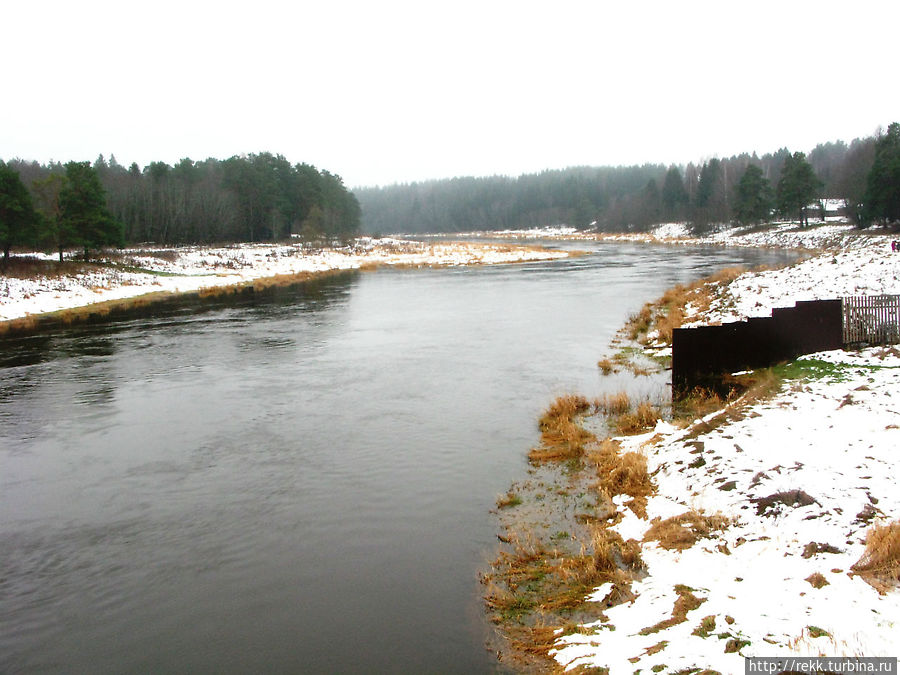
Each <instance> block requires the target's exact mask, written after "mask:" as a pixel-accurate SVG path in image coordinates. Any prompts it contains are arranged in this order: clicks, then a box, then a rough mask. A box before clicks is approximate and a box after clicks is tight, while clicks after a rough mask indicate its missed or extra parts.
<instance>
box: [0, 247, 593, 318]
mask: <svg viewBox="0 0 900 675" xmlns="http://www.w3.org/2000/svg"><path fill="white" fill-rule="evenodd" d="M573 255H577V252H567V251H561V250H552V249H547V248H542V247H537V246H524V245H498V244H486V243H471V242H442V243H434V244H426V243H422V242H415V241H406V240H398V239H378V240H374V239H370V238H360V239H357V240H356V241H355V242H354V244H353V245H352V246H349V247H345V248H340V249H337V248H332V249H321V250H307V249H304V248H303V247H302V246H301V245H296V244H290V245H285V244H237V245H234V246H229V247H218V248H217V247H184V248H178V249H172V248H154V247H147V248H140V249H126V250H124V251H122V252H115V253H112V255H110V254H107V255H106V258H105V259H103V258H101V261H100V262H99V263H90V262H88V263H76V262H74V261H67V262H66V263H64V264H63V266H62V267H60V266H59V265H58V264H57V263H55V262H53V261H52V260H50V259H49V258H50V257H49V256H41V255H38V254H25V255H18V256H14V257H13V259H12V263H13V264H20V265H21V264H28V263H30V264H40V265H43V266H45V267H47V268H51V269H54V270H56V271H57V274H55V275H52V276H51V275H37V276H36V277H34V278H29V277H26V278H17V277H15V276H6V275H0V335H14V334H19V333H29V332H34V331H36V330H39V329H40V327H41V326H43V325H46V324H48V323H62V324H69V323H73V322H80V321H83V320H88V319H91V318H99V317H104V316H107V315H109V314H111V313H112V314H116V313H122V312H126V311H129V310H131V309H142V308H145V307H147V306H149V305H151V304H156V303H160V302H167V301H173V300H177V299H179V298H183V299H190V298H192V297H199V298H204V297H209V296H213V295H224V294H230V293H243V292H252V291H259V290H264V289H266V288H270V287H274V286H285V285H292V284H296V283H303V282H305V281H309V280H311V279H315V278H318V277H320V276H323V275H327V274H332V273H336V272H343V271H353V270H362V271H366V270H371V269H375V268H377V267H379V266H382V265H384V266H388V267H396V268H410V267H456V266H473V265H497V264H512V263H523V262H542V261H551V260H558V259H562V258H566V257H571V256H573Z"/></svg>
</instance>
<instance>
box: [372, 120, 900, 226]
mask: <svg viewBox="0 0 900 675" xmlns="http://www.w3.org/2000/svg"><path fill="white" fill-rule="evenodd" d="M876 155H878V156H879V157H880V159H879V163H880V166H881V169H878V167H876ZM750 167H753V168H752V169H751V168H750ZM748 169H749V171H748ZM876 170H877V171H876ZM873 171H875V172H876V173H877V172H878V171H880V173H879V176H881V178H880V180H882V181H883V182H884V183H885V185H884V186H883V189H882V188H879V187H878V185H875V184H873V177H872V174H873ZM892 172H893V173H892ZM877 182H878V180H874V183H877ZM892 184H893V191H894V192H896V191H897V190H900V127H898V125H897V124H892V125H891V126H890V127H889V130H888V132H887V133H886V134H879V135H878V136H872V137H868V138H861V139H856V140H854V141H853V142H852V143H850V144H849V145H848V144H846V143H844V142H843V141H837V142H834V143H824V144H820V145H818V146H816V147H815V148H814V149H813V150H812V151H811V152H810V153H809V155H808V156H807V155H805V154H804V153H802V152H795V153H791V152H790V151H789V150H788V149H787V148H783V149H781V150H779V151H778V152H775V153H770V154H766V155H763V156H762V157H758V156H757V155H756V154H755V153H754V154H752V155H750V154H741V155H737V156H734V157H729V158H727V159H710V160H709V161H706V162H704V163H702V164H700V165H697V164H693V163H692V164H688V165H687V166H686V167H679V166H671V167H666V166H663V165H661V164H645V165H643V166H629V167H574V168H568V169H562V170H556V171H544V172H542V173H539V174H528V175H523V176H519V177H518V178H510V177H505V176H492V177H486V178H453V179H449V180H436V181H428V182H421V183H410V184H403V185H392V186H388V187H377V188H363V189H357V190H356V191H355V193H356V196H357V198H358V199H359V202H360V204H361V206H362V211H363V229H364V230H365V231H366V232H370V233H372V232H383V233H387V232H409V233H415V232H461V231H462V232H464V231H472V230H499V229H508V228H511V229H515V228H529V227H536V226H541V225H549V224H567V225H573V226H576V227H581V228H584V227H589V226H592V225H594V226H596V227H597V228H598V229H600V230H604V231H620V230H635V229H638V230H639V229H646V228H649V227H650V226H652V225H655V224H658V223H662V222H689V223H691V224H692V225H693V227H694V230H695V231H703V230H705V229H707V228H708V227H709V226H710V225H711V224H714V223H727V222H732V221H734V222H744V223H748V224H749V223H753V222H760V221H764V220H767V219H769V218H770V217H771V216H773V215H775V214H776V213H777V214H780V215H783V216H785V217H788V218H797V217H799V218H801V219H803V218H806V217H807V214H806V213H805V208H804V207H805V206H806V204H808V203H809V201H814V200H815V199H817V198H825V197H833V198H840V199H846V200H847V204H848V209H847V211H848V215H849V216H850V217H851V218H852V219H854V221H855V222H856V223H857V224H859V225H861V226H864V225H867V224H871V223H872V222H877V221H885V220H886V221H896V220H898V219H900V212H898V211H897V207H896V199H897V197H896V194H895V195H894V196H893V200H894V202H893V203H894V204H895V206H893V207H891V206H890V205H889V204H890V202H891V197H890V195H889V194H882V193H890V192H891V189H892V188H891V185H892ZM879 190H881V192H879ZM806 200H809V201H806ZM892 209H893V210H892Z"/></svg>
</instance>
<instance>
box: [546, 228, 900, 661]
mask: <svg viewBox="0 0 900 675" xmlns="http://www.w3.org/2000/svg"><path fill="white" fill-rule="evenodd" d="M815 230H819V233H818V234H817V235H815V236H811V235H812V233H813V232H814V230H811V231H799V232H790V231H788V230H786V229H781V228H774V229H773V231H771V232H758V233H751V234H746V235H741V238H740V242H736V241H735V240H734V239H729V240H726V241H722V242H720V243H724V244H727V245H758V246H768V245H784V246H789V247H791V248H810V249H812V248H825V249H827V250H826V252H825V253H820V254H819V255H816V256H815V257H811V258H808V259H806V260H804V261H802V262H800V263H798V264H795V265H793V266H791V267H787V268H784V269H781V270H774V271H764V272H750V273H746V274H744V275H741V276H740V277H738V278H737V279H736V280H734V281H733V282H731V283H730V284H728V285H727V286H726V287H724V288H722V289H720V291H719V293H718V294H717V299H716V300H715V301H714V302H713V304H712V306H711V307H710V308H709V309H708V310H705V311H701V310H699V308H694V313H693V315H690V316H689V322H690V323H694V324H706V323H713V322H721V321H735V320H740V319H742V318H745V317H749V316H762V315H768V314H769V313H770V312H771V310H772V309H773V308H774V307H780V306H791V305H793V303H794V302H795V301H796V300H808V299H821V298H836V297H843V296H851V295H871V294H898V293H900V254H897V253H892V252H891V246H890V238H889V237H886V236H879V235H875V236H872V235H858V234H856V233H854V232H852V231H845V230H847V228H842V227H836V226H825V227H821V228H815ZM667 234H668V235H670V236H671V235H677V233H675V232H668V233H667ZM657 241H658V239H657ZM751 241H752V242H753V243H748V242H751ZM772 242H784V243H781V244H778V243H772ZM826 242H827V243H826ZM692 243H696V242H692ZM796 370H797V371H798V372H799V374H800V376H799V377H796V378H795V379H788V380H786V383H785V385H784V387H783V388H782V390H781V391H780V393H778V394H777V395H775V396H774V398H772V399H771V400H767V401H764V402H757V403H755V404H752V405H749V404H748V405H747V406H746V407H745V408H744V409H743V411H742V414H741V415H740V419H738V420H736V421H730V422H722V423H721V424H716V423H710V424H703V423H695V425H693V426H692V427H690V428H688V429H677V428H675V427H673V426H672V425H669V424H666V423H659V424H658V426H657V428H656V429H655V431H654V432H652V433H649V434H645V435H643V436H639V437H624V438H621V439H620V441H621V443H622V451H623V452H627V451H629V450H635V451H639V452H641V453H643V454H644V455H645V456H646V457H647V462H648V470H649V472H650V473H651V475H653V480H654V482H655V484H656V486H657V491H658V492H657V495H656V496H654V497H652V498H651V499H650V502H649V505H648V508H647V519H640V518H638V517H637V516H635V515H634V514H633V513H632V512H631V511H628V510H626V509H623V508H619V511H620V512H622V513H623V514H624V518H623V519H622V520H621V521H620V522H619V523H617V524H616V525H615V526H614V529H615V530H616V531H618V532H619V533H620V534H621V535H622V537H623V538H624V539H626V540H627V539H635V540H637V541H643V544H642V557H643V560H644V562H645V564H646V568H647V573H648V576H647V577H646V578H644V579H641V580H638V581H636V582H634V583H633V586H632V590H633V592H634V593H635V594H636V595H637V597H636V599H635V600H634V601H632V602H627V603H624V604H621V605H618V606H615V607H612V608H609V609H606V608H605V604H603V603H602V601H603V600H604V599H605V598H606V597H607V594H608V592H609V590H610V589H609V588H606V587H600V588H598V589H597V590H596V592H595V593H594V594H593V595H592V596H591V597H592V599H593V600H596V601H597V602H598V604H597V617H598V620H596V621H594V622H590V623H587V624H585V625H584V626H582V627H581V628H580V629H579V631H578V632H575V633H571V634H568V635H565V636H563V635H562V633H561V632H560V637H559V638H558V640H557V642H556V649H555V650H553V651H551V656H552V657H553V658H555V659H556V660H557V661H558V662H559V663H560V664H561V665H563V666H565V667H566V668H567V669H568V668H574V667H577V666H586V667H606V668H609V672H610V673H612V674H616V673H628V674H630V673H633V672H636V671H640V672H651V671H653V672H666V673H675V672H679V671H682V670H685V669H693V668H697V669H711V670H714V671H718V672H720V673H736V672H743V670H744V657H746V656H791V655H794V656H845V655H846V656H895V655H896V645H897V643H898V641H897V635H898V631H900V602H898V591H897V590H896V589H894V590H891V591H889V592H888V593H887V594H886V595H881V594H879V592H878V591H877V590H875V589H874V588H873V587H872V586H870V585H869V584H868V583H867V582H866V581H865V580H864V579H863V578H862V577H860V576H856V575H852V574H850V572H851V567H852V566H853V565H854V563H857V562H858V561H859V560H860V558H861V557H862V556H863V553H864V550H865V539H866V534H867V531H868V529H869V527H870V526H871V525H873V524H877V523H886V522H890V521H895V520H897V519H898V518H900V494H898V492H897V490H896V489H895V486H894V477H895V475H896V472H897V470H898V468H900V455H898V454H897V448H900V402H898V399H897V398H896V392H897V391H898V385H900V351H898V350H897V349H882V348H874V349H868V350H864V351H862V352H858V353H852V352H844V351H835V352H828V353H823V354H817V355H811V356H808V357H804V358H803V359H800V360H799V361H798V368H797V369H796ZM706 421H707V422H712V420H706ZM619 506H620V507H621V504H619ZM685 513H696V514H700V515H701V516H714V515H718V516H722V517H724V518H725V519H727V522H728V525H727V526H726V527H724V529H721V530H719V531H716V530H713V531H712V532H711V533H710V534H709V536H708V537H707V538H700V539H699V540H698V541H697V542H696V543H694V544H693V545H692V546H688V547H687V548H685V549H684V550H678V549H677V548H668V549H667V548H664V547H663V546H662V544H661V543H660V542H659V541H650V540H646V541H645V540H644V537H645V536H646V534H647V532H648V530H649V529H650V527H651V526H652V524H653V523H654V519H658V520H657V521H656V522H657V524H658V523H660V522H662V521H665V520H666V519H669V518H673V517H676V516H679V515H682V514H685ZM685 594H690V599H691V603H685V602H684V601H680V598H681V596H682V595H685ZM686 597H687V596H686ZM679 601H680V602H679ZM679 608H680V609H679ZM686 608H687V609H686ZM679 612H680V613H681V614H682V615H683V620H681V621H678V620H676V619H675V618H673V617H676V616H677V615H678V614H679Z"/></svg>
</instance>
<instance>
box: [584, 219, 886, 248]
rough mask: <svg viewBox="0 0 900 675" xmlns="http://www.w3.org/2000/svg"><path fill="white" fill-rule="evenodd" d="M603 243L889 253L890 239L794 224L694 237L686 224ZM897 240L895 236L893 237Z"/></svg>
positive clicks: (840, 226) (847, 228)
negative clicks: (872, 250)
mask: <svg viewBox="0 0 900 675" xmlns="http://www.w3.org/2000/svg"><path fill="white" fill-rule="evenodd" d="M596 237H597V238H598V239H600V240H602V241H628V242H642V243H658V244H680V245H685V246H688V245H690V246H735V247H753V248H785V249H795V250H806V251H822V250H828V251H842V250H847V249H860V248H878V249H881V248H884V246H885V244H886V245H887V248H888V251H890V245H891V238H892V237H891V236H890V235H888V234H885V233H883V232H881V231H879V230H871V231H870V230H863V231H860V230H859V229H857V228H856V227H854V226H853V225H850V224H849V223H840V222H838V223H824V224H814V225H812V226H810V227H806V228H801V227H800V226H799V225H797V224H796V223H776V224H773V225H767V226H761V227H750V228H747V227H730V226H729V227H722V228H719V229H716V230H714V231H712V232H710V233H708V234H704V235H699V236H693V235H691V233H690V229H689V228H688V226H687V225H686V224H685V223H667V224H665V225H660V226H658V227H656V228H654V229H653V230H652V231H650V232H636V233H625V234H598V235H596ZM893 238H894V239H897V238H898V237H897V235H893Z"/></svg>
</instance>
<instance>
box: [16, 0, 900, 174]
mask: <svg viewBox="0 0 900 675" xmlns="http://www.w3.org/2000/svg"><path fill="white" fill-rule="evenodd" d="M0 17H2V21H0V37H2V44H3V51H4V53H5V55H6V58H5V60H4V69H3V70H4V73H3V76H2V91H3V95H2V101H0V158H2V159H11V158H14V157H20V158H24V159H37V160H39V161H41V162H45V161H48V160H51V159H53V160H59V161H68V160H70V159H76V160H87V159H89V160H93V159H94V158H96V157H97V155H98V154H100V153H102V154H103V155H105V156H106V157H107V158H108V157H109V156H110V155H111V154H115V156H116V159H117V160H118V161H119V162H120V163H122V164H130V163H131V162H137V163H138V164H139V165H141V166H144V165H146V164H147V163H149V162H151V161H164V162H167V163H169V164H172V163H175V162H177V161H178V160H179V159H181V158H183V157H190V158H192V159H195V160H199V159H204V158H206V157H217V158H220V159H224V158H226V157H230V156H232V155H235V154H242V153H251V152H262V151H270V152H273V153H279V154H282V155H284V156H285V157H287V159H288V160H290V161H291V162H307V163H311V164H314V165H315V166H316V167H318V168H320V169H327V170H329V171H332V172H333V173H337V174H340V175H341V176H343V178H344V181H345V183H346V184H347V185H348V186H351V187H356V186H362V185H375V184H382V185H384V184H390V183H395V182H408V181H414V180H424V179H430V178H444V177H450V176H457V175H491V174H508V175H518V174H520V173H527V172H534V171H540V170H542V169H545V168H563V167H566V166H573V165H583V164H586V165H607V164H611V165H616V164H635V163H643V162H659V163H666V164H668V163H679V164H683V163H687V162H689V161H700V160H703V159H706V158H709V157H713V156H720V157H723V156H728V155H731V154H735V153H739V152H743V151H754V150H756V151H758V152H760V153H765V152H771V151H774V150H777V149H778V148H780V147H785V146H786V147H788V148H789V149H791V150H803V151H809V150H810V149H812V147H814V146H815V145H816V144H817V143H819V142H824V141H828V140H838V139H840V140H845V141H850V140H852V139H853V138H856V137H860V136H868V135H871V134H872V133H873V132H874V131H875V130H876V128H877V127H879V126H882V127H887V125H888V124H889V123H890V122H892V121H900V86H898V84H897V67H898V65H900V52H898V43H897V27H898V25H900V2H898V1H897V0H879V1H867V0H853V1H852V2H850V1H847V0H844V1H843V2H831V1H827V0H819V1H816V2H805V1H797V0H776V1H770V0H754V1H753V2H733V1H732V2H729V1H725V0H716V1H715V2H697V1H693V0H681V1H680V2H675V1H673V0H666V1H660V2H657V1H654V0H641V1H637V0H630V1H627V2H625V1H623V2H611V1H609V0H593V1H584V2H581V1H569V0H553V1H552V2H550V1H549V0H546V1H545V2H541V3H536V2H529V1H528V0H517V1H509V2H507V1H505V0H503V1H497V0H478V1H475V2H470V1H469V0H454V1H453V2H446V1H444V0H441V1H439V2H437V1H432V2H430V1H428V0H415V1H409V2H407V1H405V0H402V1H401V0H368V1H359V2H357V1H355V0H354V1H347V0H317V2H306V1H305V0H303V1H300V2H288V1H282V2H272V1H270V0H242V1H241V2H230V1H228V0H220V1H217V2H197V1H194V0H178V1H175V2H171V1H169V0H155V1H154V2H141V3H136V2H129V1H127V0H115V1H111V2H101V1H98V0H79V1H78V2H73V1H72V0H65V1H63V2H60V1H58V0H40V1H37V0H11V1H10V2H6V3H4V7H3V10H2V12H0Z"/></svg>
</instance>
